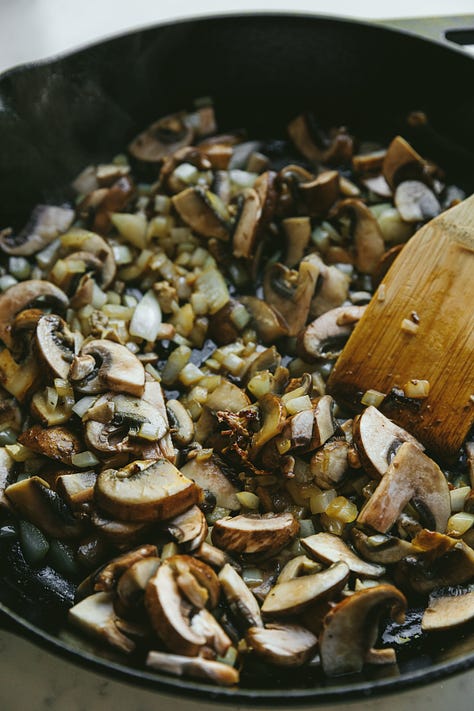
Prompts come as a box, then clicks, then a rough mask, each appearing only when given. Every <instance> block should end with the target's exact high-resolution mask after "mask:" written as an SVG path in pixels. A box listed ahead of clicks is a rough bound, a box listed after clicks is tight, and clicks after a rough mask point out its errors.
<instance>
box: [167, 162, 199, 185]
mask: <svg viewBox="0 0 474 711" xmlns="http://www.w3.org/2000/svg"><path fill="white" fill-rule="evenodd" d="M173 175H174V177H175V178H178V180H182V181H183V183H186V184H187V185H191V184H193V183H195V182H196V181H197V179H198V176H199V171H198V169H197V168H196V166H195V165H192V164H191V163H181V165H178V167H177V168H175V169H174V171H173Z"/></svg>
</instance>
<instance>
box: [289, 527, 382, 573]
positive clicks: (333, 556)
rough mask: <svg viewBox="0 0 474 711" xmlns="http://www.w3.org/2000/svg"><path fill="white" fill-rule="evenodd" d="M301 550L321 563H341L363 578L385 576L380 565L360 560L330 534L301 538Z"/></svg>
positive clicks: (341, 541)
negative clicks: (303, 549) (304, 550)
mask: <svg viewBox="0 0 474 711" xmlns="http://www.w3.org/2000/svg"><path fill="white" fill-rule="evenodd" d="M301 544H302V546H303V548H305V549H306V551H307V552H308V553H309V555H311V556H313V557H314V558H316V559H317V560H322V561H323V563H337V562H338V561H341V560H342V561H343V562H344V563H346V564H347V565H348V566H349V570H350V571H352V572H353V573H356V574H357V575H360V576H362V577H364V578H380V577H381V576H382V575H384V574H385V568H384V567H383V566H382V565H372V564H371V563H366V562H365V561H364V560H361V559H360V558H359V557H358V556H356V555H355V553H354V552H353V551H352V550H351V549H350V548H349V546H348V545H347V543H345V542H344V541H343V540H342V538H340V537H339V536H334V535H333V534H332V533H316V534H314V536H308V538H302V539H301Z"/></svg>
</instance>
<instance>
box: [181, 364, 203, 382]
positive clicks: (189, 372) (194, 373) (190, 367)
mask: <svg viewBox="0 0 474 711" xmlns="http://www.w3.org/2000/svg"><path fill="white" fill-rule="evenodd" d="M203 375H204V373H203V372H202V370H200V369H199V368H198V367H197V365H194V363H187V364H186V365H185V366H184V368H183V369H182V370H181V373H180V374H179V379H180V381H181V382H182V384H183V385H185V386H189V385H195V384H196V383H198V382H199V381H200V380H201V378H202V376H203Z"/></svg>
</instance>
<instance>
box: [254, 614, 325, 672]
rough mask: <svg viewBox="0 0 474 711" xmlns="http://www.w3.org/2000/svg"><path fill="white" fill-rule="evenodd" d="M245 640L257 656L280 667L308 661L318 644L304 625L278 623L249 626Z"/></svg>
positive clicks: (296, 665) (294, 665)
mask: <svg viewBox="0 0 474 711" xmlns="http://www.w3.org/2000/svg"><path fill="white" fill-rule="evenodd" d="M246 640H247V644H249V645H250V647H251V648H252V649H253V651H254V652H255V653H256V654H257V655H258V656H259V657H262V659H264V660H265V661H266V662H269V663H270V664H276V665H277V666H282V667H299V666H301V665H302V664H304V663H305V662H308V661H309V660H310V659H311V658H312V657H313V656H314V653H315V651H316V647H317V644H318V639H317V637H315V635H314V634H313V633H312V632H310V631H309V630H307V629H306V628H305V627H301V625H292V624H285V625H284V624H278V623H273V624H271V625H267V626H266V627H265V628H262V627H251V628H250V629H249V630H247V634H246Z"/></svg>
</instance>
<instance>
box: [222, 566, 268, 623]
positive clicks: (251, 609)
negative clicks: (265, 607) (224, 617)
mask: <svg viewBox="0 0 474 711" xmlns="http://www.w3.org/2000/svg"><path fill="white" fill-rule="evenodd" d="M219 581H220V583H221V586H222V590H223V592H224V595H225V598H226V600H227V602H228V604H229V606H230V609H231V610H232V612H233V613H234V614H235V615H236V617H237V618H239V619H241V620H242V619H243V621H244V622H245V624H246V625H249V626H251V627H253V628H254V629H255V628H260V627H263V622H262V616H261V614H260V607H259V605H258V602H257V600H256V598H255V596H254V594H253V593H252V592H251V591H250V590H249V588H248V587H247V585H246V584H245V582H244V580H243V579H242V578H241V577H240V575H239V574H238V573H237V571H236V570H235V568H233V567H232V566H231V565H229V563H227V564H226V565H224V567H223V568H222V570H221V571H220V573H219Z"/></svg>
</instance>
